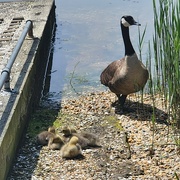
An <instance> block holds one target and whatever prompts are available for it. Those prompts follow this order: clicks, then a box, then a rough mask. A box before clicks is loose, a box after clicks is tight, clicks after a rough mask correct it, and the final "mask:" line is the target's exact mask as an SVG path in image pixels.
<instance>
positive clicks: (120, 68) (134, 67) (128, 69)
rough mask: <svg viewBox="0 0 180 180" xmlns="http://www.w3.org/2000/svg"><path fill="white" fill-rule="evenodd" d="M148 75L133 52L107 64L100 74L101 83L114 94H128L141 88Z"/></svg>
mask: <svg viewBox="0 0 180 180" xmlns="http://www.w3.org/2000/svg"><path fill="white" fill-rule="evenodd" d="M148 76H149V74H148V70H147V69H146V67H145V66H144V65H143V63H142V62H141V61H140V60H138V58H137V55H136V53H134V54H133V55H132V56H125V57H124V58H123V59H120V60H117V61H114V62H112V63H111V64H109V65H108V67H107V68H106V69H105V70H104V71H103V72H102V74H101V83H102V84H103V85H105V86H107V87H109V89H110V90H111V91H112V92H113V93H115V94H123V95H128V94H131V93H134V92H137V91H139V90H141V89H143V87H144V86H145V84H146V82H147V79H148Z"/></svg>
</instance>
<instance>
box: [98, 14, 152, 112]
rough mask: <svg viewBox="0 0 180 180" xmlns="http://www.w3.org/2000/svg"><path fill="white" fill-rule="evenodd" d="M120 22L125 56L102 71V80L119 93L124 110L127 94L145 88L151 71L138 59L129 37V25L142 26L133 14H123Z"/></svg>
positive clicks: (119, 99)
mask: <svg viewBox="0 0 180 180" xmlns="http://www.w3.org/2000/svg"><path fill="white" fill-rule="evenodd" d="M120 24H121V31H122V37H123V41H124V47H125V57H124V58H122V59H120V60H116V61H114V62H112V63H111V64H109V65H108V66H107V67H106V68H105V69H104V71H103V72H102V73H101V76H100V80H101V83H102V84H103V85H105V86H107V87H109V89H110V90H111V91H112V92H113V93H115V94H116V95H117V97H118V102H119V105H120V107H121V108H122V110H123V106H124V103H125V100H126V97H127V95H128V94H131V93H134V92H137V91H139V90H141V89H143V87H144V86H145V84H146V82H147V80H148V77H149V73H148V70H147V69H146V67H145V66H144V65H143V63H142V62H141V61H140V60H139V59H138V57H137V55H136V53H135V50H134V48H133V46H132V44H131V40H130V37H129V26H131V25H137V26H140V24H139V23H137V22H136V21H135V20H134V19H133V17H132V16H123V17H122V18H121V20H120Z"/></svg>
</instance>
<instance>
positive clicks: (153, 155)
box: [8, 91, 180, 180]
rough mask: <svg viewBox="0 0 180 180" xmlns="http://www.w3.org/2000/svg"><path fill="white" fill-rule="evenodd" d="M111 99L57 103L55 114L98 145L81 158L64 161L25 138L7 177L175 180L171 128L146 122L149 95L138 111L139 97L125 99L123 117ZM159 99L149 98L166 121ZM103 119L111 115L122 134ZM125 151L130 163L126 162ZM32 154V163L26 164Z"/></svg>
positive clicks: (179, 166) (105, 95)
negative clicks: (90, 134)
mask: <svg viewBox="0 0 180 180" xmlns="http://www.w3.org/2000/svg"><path fill="white" fill-rule="evenodd" d="M115 99H116V97H115V96H114V94H112V93H110V92H109V91H105V92H96V93H91V94H86V95H83V96H80V97H78V98H74V99H72V98H71V99H64V100H62V102H61V107H62V109H61V113H62V114H68V115H69V117H68V118H67V119H66V120H64V123H66V124H67V125H71V126H72V125H73V126H74V127H78V129H80V130H81V129H86V130H89V131H92V132H93V133H95V134H96V135H98V137H99V138H100V141H101V146H102V147H100V148H95V149H86V150H83V155H84V157H85V158H84V159H76V160H64V159H62V158H61V157H60V152H59V151H49V150H47V148H46V147H43V148H42V149H40V148H37V147H36V146H35V144H33V140H32V139H30V138H29V139H28V137H27V139H26V140H27V142H26V143H30V142H31V146H32V147H28V145H27V144H25V147H26V148H23V147H22V149H21V150H20V151H19V154H18V155H17V160H18V161H16V162H15V164H14V166H13V169H12V172H11V174H10V175H9V178H8V179H9V180H10V179H11V180H12V179H17V180H18V179H28V177H31V179H32V180H36V179H42V180H44V179H52V180H53V179H55V180H56V179H65V180H70V179H82V180H83V179H84V180H85V179H88V180H95V179H96V180H97V179H109V180H110V179H122V180H123V179H124V180H125V179H126V180H128V179H129V180H130V179H137V180H138V179H140V180H143V179H145V180H148V179H149V180H150V179H169V180H171V179H176V178H175V173H176V174H177V176H179V177H180V157H179V155H178V153H177V146H176V145H175V141H174V139H173V137H174V129H173V127H171V126H167V124H166V123H158V122H156V123H155V124H154V125H153V124H152V122H151V116H152V107H151V104H152V99H151V96H149V95H144V106H143V107H141V106H140V104H139V105H138V102H141V96H140V95H139V94H132V95H130V96H129V97H128V100H127V101H126V103H125V106H126V107H128V108H130V109H131V110H133V111H132V112H126V113H124V114H123V115H119V114H116V113H115V108H114V107H113V108H112V107H111V104H112V103H113V102H114V101H115ZM163 100H164V99H163V98H162V97H160V96H157V97H155V101H156V102H155V104H156V108H155V113H156V114H155V115H156V117H157V119H159V118H161V119H163V121H166V119H165V118H166V117H167V116H166V117H165V116H163V118H162V115H164V114H166V113H165V108H164V107H162V104H163V103H162V101H163ZM137 101H138V102H137ZM104 117H116V120H117V121H119V122H118V124H121V125H122V127H123V130H121V131H120V130H119V129H117V127H115V126H114V125H113V124H112V123H111V122H110V121H111V119H109V120H105V119H104ZM124 132H126V133H127V142H126V143H125V144H124V141H123V140H122V139H123V137H124V135H123V133H124ZM127 144H128V145H127ZM33 146H34V147H33ZM35 147H36V148H35ZM128 147H129V148H130V152H131V158H130V159H127V158H126V157H127V156H126V154H127V153H128V152H129V151H128ZM32 151H33V152H32ZM33 154H36V156H34V155H33ZM38 155H39V156H38ZM33 156H34V158H35V159H36V160H33V161H32V160H31V159H32V157H33ZM17 162H18V163H17ZM20 162H21V163H20ZM27 166H28V167H27ZM20 172H26V173H28V175H27V174H26V176H25V175H24V173H20Z"/></svg>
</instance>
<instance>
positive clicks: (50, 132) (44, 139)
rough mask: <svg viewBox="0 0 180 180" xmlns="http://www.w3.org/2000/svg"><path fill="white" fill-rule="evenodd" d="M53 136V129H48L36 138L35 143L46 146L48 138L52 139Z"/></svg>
mask: <svg viewBox="0 0 180 180" xmlns="http://www.w3.org/2000/svg"><path fill="white" fill-rule="evenodd" d="M54 135H55V128H54V127H49V128H48V131H42V132H41V133H39V134H38V135H37V137H36V141H37V143H38V144H40V145H43V146H46V145H48V141H49V139H50V138H52V137H54Z"/></svg>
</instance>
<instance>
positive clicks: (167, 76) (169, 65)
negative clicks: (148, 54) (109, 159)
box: [153, 0, 180, 128]
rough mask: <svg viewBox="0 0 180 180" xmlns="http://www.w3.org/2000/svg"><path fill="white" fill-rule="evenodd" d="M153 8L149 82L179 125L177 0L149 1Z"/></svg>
mask: <svg viewBox="0 0 180 180" xmlns="http://www.w3.org/2000/svg"><path fill="white" fill-rule="evenodd" d="M153 8H154V30H155V33H154V36H153V52H154V59H155V72H156V77H157V78H156V79H157V80H156V81H155V83H156V84H155V83H154V84H153V85H154V86H156V88H158V90H159V91H160V92H161V93H163V95H164V97H165V99H166V102H167V103H166V108H167V110H168V113H169V115H170V117H171V120H175V123H176V125H177V127H178V128H180V103H179V102H180V51H179V50H180V2H179V1H173V0H172V1H169V0H159V1H158V3H157V1H155V0H153Z"/></svg>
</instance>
